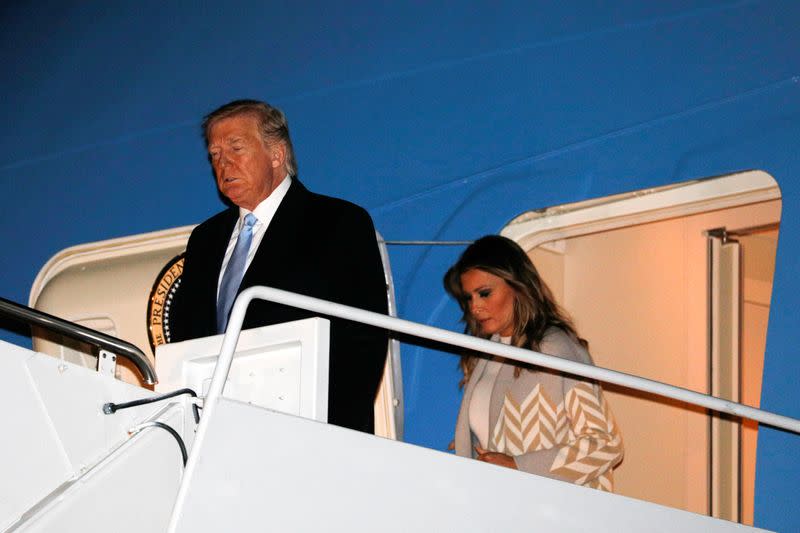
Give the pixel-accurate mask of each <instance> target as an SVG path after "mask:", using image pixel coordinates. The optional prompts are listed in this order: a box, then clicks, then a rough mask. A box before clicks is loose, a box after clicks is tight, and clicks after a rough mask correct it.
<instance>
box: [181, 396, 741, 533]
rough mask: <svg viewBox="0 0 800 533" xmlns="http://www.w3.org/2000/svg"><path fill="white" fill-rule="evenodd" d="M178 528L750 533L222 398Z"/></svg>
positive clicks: (191, 532)
mask: <svg viewBox="0 0 800 533" xmlns="http://www.w3.org/2000/svg"><path fill="white" fill-rule="evenodd" d="M206 422H207V423H208V427H207V433H206V435H205V438H204V439H203V442H202V443H198V444H197V446H199V447H200V448H199V449H196V450H195V453H199V456H200V457H201V460H200V461H199V462H198V464H197V466H196V469H195V470H194V472H193V475H192V477H191V478H187V481H188V483H189V485H188V490H187V492H186V497H185V499H184V500H183V502H182V505H181V506H180V507H178V508H176V510H175V513H176V514H175V516H173V523H174V524H175V526H176V527H175V530H176V531H178V532H182V533H199V532H212V531H242V532H244V531H267V530H270V531H342V532H345V531H347V532H350V531H374V530H380V531H397V532H407V531H480V532H485V531H530V530H532V529H536V530H540V531H576V532H577V531H581V532H583V531H609V532H610V531H614V532H616V531H698V532H699V531H702V532H708V531H743V530H748V531H752V530H753V529H752V528H747V527H745V526H740V525H738V524H734V523H731V522H725V521H721V520H715V519H713V518H709V517H705V516H701V515H697V514H693V513H688V512H685V511H679V510H675V509H669V508H666V507H663V506H659V505H655V504H651V503H648V502H644V501H639V500H634V499H631V498H626V497H623V496H618V495H614V494H608V493H604V492H600V491H597V490H593V489H587V488H584V487H579V486H576V485H571V484H569V483H564V482H559V481H554V480H551V479H547V478H543V477H539V476H534V475H531V474H525V473H522V472H517V471H513V470H509V469H505V468H501V467H496V466H492V465H488V464H484V463H479V462H477V461H473V460H469V459H463V458H460V457H455V456H453V455H449V454H445V453H442V452H437V451H433V450H429V449H426V448H421V447H417V446H412V445H409V444H404V443H400V442H396V441H391V440H387V439H381V438H378V437H374V436H369V435H365V434H363V433H359V432H356V431H351V430H347V429H343V428H339V427H337V426H332V425H327V424H321V423H318V422H314V421H311V420H306V419H303V418H299V417H294V416H288V415H284V414H281V413H276V412H273V411H268V410H265V409H260V408H257V407H254V406H250V405H246V404H243V403H240V402H236V401H232V400H228V399H225V398H222V399H220V401H219V404H218V405H217V407H216V411H215V412H214V413H213V416H212V417H211V419H209V420H207V421H206Z"/></svg>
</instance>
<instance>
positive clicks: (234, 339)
mask: <svg viewBox="0 0 800 533" xmlns="http://www.w3.org/2000/svg"><path fill="white" fill-rule="evenodd" d="M254 299H259V300H269V301H271V302H275V303H279V304H283V305H288V306H291V307H298V308H300V309H305V310H307V311H313V312H316V313H320V314H322V315H327V316H334V317H338V318H343V319H346V320H351V321H354V322H360V323H362V324H368V325H370V326H375V327H378V328H382V329H386V330H390V331H395V332H398V333H406V334H408V335H412V336H414V337H419V338H423V339H429V340H433V341H438V342H442V343H444V344H448V345H451V346H458V347H460V348H466V349H468V350H474V351H478V352H483V353H488V354H492V355H499V356H501V357H505V358H507V359H513V360H515V361H521V362H523V363H529V364H532V365H537V366H542V367H546V368H551V369H553V370H558V371H561V372H566V373H568V374H573V375H577V376H582V377H585V378H589V379H595V380H597V381H602V382H605V383H614V384H616V385H621V386H623V387H626V388H631V389H636V390H641V391H646V392H650V393H653V394H657V395H659V396H665V397H667V398H673V399H676V400H680V401H682V402H685V403H688V404H693V405H699V406H702V407H706V408H708V409H711V410H713V411H718V412H722V413H728V414H731V415H734V416H736V417H740V418H748V419H751V420H756V421H758V422H760V423H762V424H766V425H768V426H772V427H776V428H780V429H785V430H787V431H791V432H793V433H799V434H800V420H797V419H795V418H791V417H788V416H783V415H779V414H776V413H771V412H769V411H764V410H762V409H756V408H754V407H750V406H747V405H743V404H740V403H736V402H732V401H730V400H724V399H722V398H715V397H714V396H710V395H708V394H702V393H699V392H694V391H691V390H688V389H684V388H681V387H676V386H674V385H669V384H667V383H662V382H660V381H655V380H651V379H647V378H642V377H639V376H634V375H631V374H626V373H624V372H619V371H616V370H610V369H608V368H603V367H599V366H594V365H590V364H585V363H579V362H577V361H570V360H568V359H562V358H560V357H556V356H553V355H547V354H543V353H539V352H534V351H533V350H527V349H524V348H517V347H515V346H508V345H506V344H503V343H500V342H494V341H489V340H486V339H481V338H478V337H472V336H470V335H465V334H463V333H455V332H453V331H449V330H445V329H440V328H435V327H433V326H427V325H425V324H419V323H417V322H412V321H410V320H403V319H401V318H395V317H391V316H387V315H382V314H380V313H375V312H372V311H365V310H363V309H358V308H356V307H350V306H347V305H342V304H337V303H334V302H329V301H327V300H320V299H319V298H313V297H311V296H304V295H302V294H296V293H293V292H288V291H284V290H281V289H275V288H272V287H264V286H256V287H250V288H249V289H246V290H244V291H242V293H241V294H239V296H238V297H237V298H236V301H235V302H234V303H233V308H232V310H231V316H230V320H229V321H228V328H227V330H226V331H225V336H224V337H223V338H222V348H221V349H220V354H219V357H218V358H217V364H216V366H215V367H214V374H213V376H212V378H211V384H210V385H209V388H208V394H207V395H206V397H205V399H204V400H203V416H202V417H201V418H200V424H199V426H198V427H197V432H196V434H195V439H194V447H193V448H192V452H191V453H190V454H189V460H188V461H187V463H186V470H185V471H184V474H183V478H182V479H181V485H180V488H179V489H178V496H177V498H176V499H175V505H174V506H173V508H172V516H171V517H170V522H169V526H168V528H167V531H168V533H174V531H175V530H176V528H177V524H178V521H179V520H180V518H181V515H182V513H183V506H184V502H185V500H186V498H187V496H188V491H189V486H190V485H191V483H192V479H193V477H194V472H195V470H196V469H197V465H198V461H199V450H200V449H201V448H202V446H201V443H203V442H204V440H205V437H206V433H207V431H208V424H209V420H212V419H213V415H214V413H215V412H216V408H217V405H218V403H219V399H220V398H221V397H222V390H223V388H224V387H225V382H226V381H227V379H228V372H229V371H230V369H231V363H232V362H233V354H234V352H235V350H236V344H237V343H238V342H239V334H240V333H241V331H242V323H243V322H244V316H245V313H246V312H247V308H248V306H249V305H250V302H251V301H252V300H254Z"/></svg>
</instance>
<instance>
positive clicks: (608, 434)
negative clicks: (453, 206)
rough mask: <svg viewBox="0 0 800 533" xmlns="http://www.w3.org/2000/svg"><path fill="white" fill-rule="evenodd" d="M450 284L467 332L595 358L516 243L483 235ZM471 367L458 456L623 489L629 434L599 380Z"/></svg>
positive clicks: (478, 362)
mask: <svg viewBox="0 0 800 533" xmlns="http://www.w3.org/2000/svg"><path fill="white" fill-rule="evenodd" d="M444 286H445V289H446V290H447V292H448V293H450V295H451V296H453V297H454V298H455V299H456V301H457V302H458V304H459V305H460V306H461V310H462V311H463V313H464V315H463V321H464V322H465V324H466V331H467V333H469V334H471V335H475V336H476V337H482V338H485V339H491V340H495V341H498V342H503V343H505V344H510V345H513V346H518V347H524V348H529V349H531V350H534V351H537V352H541V353H545V354H548V355H555V356H558V357H563V358H564V359H570V360H573V361H579V362H582V363H589V364H592V358H591V356H590V355H589V352H588V344H587V342H586V341H585V340H583V339H581V338H580V337H579V336H578V334H577V332H576V331H575V327H574V326H573V325H572V322H571V320H570V319H569V317H568V316H567V315H566V314H565V313H564V311H563V310H562V309H561V308H560V307H559V306H558V304H556V302H555V299H554V298H553V295H552V293H551V292H550V289H549V288H548V287H547V285H546V284H545V283H544V281H542V279H541V278H540V277H539V273H538V272H537V271H536V267H534V266H533V263H532V262H531V260H530V259H529V258H528V256H527V254H526V253H525V252H524V251H523V250H522V248H520V247H519V246H518V245H517V244H516V243H515V242H514V241H512V240H510V239H507V238H505V237H500V236H496V235H489V236H486V237H482V238H480V239H478V240H477V241H475V242H474V243H473V244H472V245H470V246H469V247H468V248H467V249H466V250H465V251H464V253H463V254H462V255H461V257H460V258H459V260H458V261H457V262H456V264H455V265H453V266H452V267H451V268H450V269H449V270H448V271H447V274H446V275H445V277H444ZM461 368H462V370H463V372H464V379H463V380H462V382H461V384H462V385H463V386H464V396H463V399H462V401H461V409H460V410H459V414H458V421H457V423H456V435H455V450H456V454H457V455H460V456H463V457H473V458H476V459H478V460H480V461H484V462H487V463H492V464H496V465H500V466H506V467H509V468H516V469H518V470H523V471H526V472H531V473H534V474H539V475H543V476H547V477H551V478H555V479H561V480H564V481H569V482H571V483H576V484H579V485H584V486H588V487H594V488H598V489H602V490H607V491H611V490H612V489H613V475H612V469H613V468H614V467H615V466H616V465H617V464H618V463H619V462H620V461H621V460H622V437H621V436H620V433H619V430H618V429H617V427H616V424H615V422H614V417H613V416H612V414H611V412H610V410H609V408H608V405H607V403H606V401H605V398H604V396H603V392H602V390H601V389H600V386H599V385H597V384H596V383H593V382H591V381H589V380H586V379H583V378H580V377H577V376H572V375H566V374H562V373H559V372H556V371H553V370H549V369H546V368H538V367H534V366H530V365H526V364H524V363H519V362H516V361H510V360H506V359H503V358H500V357H492V356H488V355H483V354H468V355H464V356H462V358H461Z"/></svg>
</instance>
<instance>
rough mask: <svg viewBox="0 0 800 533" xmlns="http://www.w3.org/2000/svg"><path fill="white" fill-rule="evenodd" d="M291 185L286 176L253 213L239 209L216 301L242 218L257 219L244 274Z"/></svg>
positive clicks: (226, 251) (289, 179) (218, 283)
mask: <svg viewBox="0 0 800 533" xmlns="http://www.w3.org/2000/svg"><path fill="white" fill-rule="evenodd" d="M291 184H292V178H291V177H290V176H286V177H285V178H284V179H283V181H281V183H280V184H279V185H278V186H277V187H276V188H275V190H274V191H272V194H270V195H269V196H267V197H266V198H265V199H264V200H263V201H262V202H261V203H260V204H258V205H257V206H256V208H255V209H254V210H253V211H249V210H247V209H245V208H244V207H240V208H239V220H238V221H237V222H236V224H234V226H233V232H232V233H231V238H230V240H229V241H228V249H227V250H225V258H224V259H223V260H222V268H220V271H219V278H218V279H217V299H219V286H220V284H221V283H222V276H223V275H224V274H225V269H226V268H228V263H229V262H230V260H231V256H232V255H233V249H234V248H235V247H236V241H237V239H238V238H239V232H240V231H241V230H242V226H243V225H244V217H246V216H247V214H248V213H253V214H254V215H255V216H256V219H257V222H256V223H255V225H254V226H253V239H252V240H251V241H250V249H249V250H248V252H247V261H246V262H245V266H244V271H245V273H246V272H247V269H248V268H249V267H250V263H251V262H252V261H253V257H254V256H255V255H256V251H258V246H259V245H260V244H261V240H262V239H263V238H264V234H265V233H266V232H267V228H268V227H269V224H270V222H272V218H273V217H274V216H275V212H276V211H277V210H278V207H279V206H280V205H281V202H282V201H283V197H284V196H286V191H288V190H289V186H290V185H291Z"/></svg>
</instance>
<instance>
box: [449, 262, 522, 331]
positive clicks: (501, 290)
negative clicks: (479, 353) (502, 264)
mask: <svg viewBox="0 0 800 533" xmlns="http://www.w3.org/2000/svg"><path fill="white" fill-rule="evenodd" d="M461 290H462V291H464V294H465V295H466V299H467V306H468V307H467V310H468V311H469V314H470V315H472V318H474V319H475V321H476V322H477V323H478V327H479V328H480V330H481V333H482V334H484V335H494V334H495V333H498V334H500V336H502V337H510V336H511V334H512V333H514V289H512V288H511V286H510V285H509V284H508V283H506V281H505V280H504V279H503V278H500V277H498V276H495V275H494V274H490V273H489V272H485V271H483V270H479V269H477V268H473V269H472V270H467V271H466V272H464V273H463V274H462V275H461Z"/></svg>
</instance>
